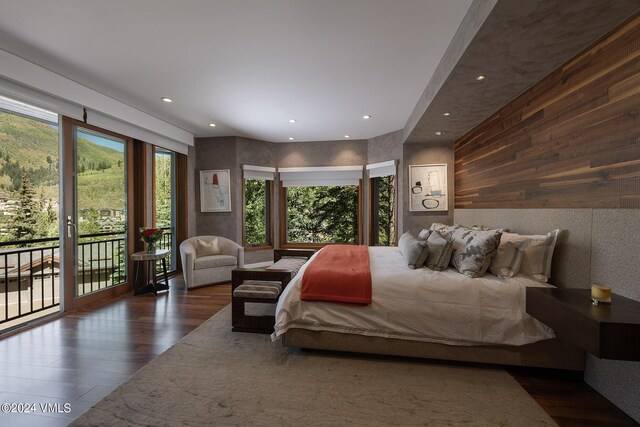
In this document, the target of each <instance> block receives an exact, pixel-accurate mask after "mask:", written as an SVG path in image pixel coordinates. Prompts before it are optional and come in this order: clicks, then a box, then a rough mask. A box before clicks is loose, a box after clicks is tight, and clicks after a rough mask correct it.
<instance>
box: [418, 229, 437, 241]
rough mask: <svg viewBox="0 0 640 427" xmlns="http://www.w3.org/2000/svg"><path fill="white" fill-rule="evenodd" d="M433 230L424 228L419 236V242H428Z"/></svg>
mask: <svg viewBox="0 0 640 427" xmlns="http://www.w3.org/2000/svg"><path fill="white" fill-rule="evenodd" d="M432 231H433V230H429V229H427V228H424V229H423V230H422V231H421V232H420V234H418V240H428V239H429V235H430V234H431V232H432Z"/></svg>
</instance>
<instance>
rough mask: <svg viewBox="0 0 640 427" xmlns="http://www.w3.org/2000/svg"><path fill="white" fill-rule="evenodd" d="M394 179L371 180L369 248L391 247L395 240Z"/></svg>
mask: <svg viewBox="0 0 640 427" xmlns="http://www.w3.org/2000/svg"><path fill="white" fill-rule="evenodd" d="M395 193H396V177H395V176H394V175H389V176H381V177H376V178H372V179H371V240H370V243H371V246H393V245H395V240H396V209H395Z"/></svg>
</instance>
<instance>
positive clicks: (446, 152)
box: [401, 143, 454, 235]
mask: <svg viewBox="0 0 640 427" xmlns="http://www.w3.org/2000/svg"><path fill="white" fill-rule="evenodd" d="M402 158H403V160H402V163H403V165H404V167H403V168H402V170H403V175H404V177H403V180H402V194H403V195H408V194H410V191H411V189H410V188H409V178H408V176H407V175H406V174H407V173H408V170H409V166H411V165H423V164H431V163H446V164H447V187H448V188H447V192H448V194H449V197H448V203H449V210H448V211H447V212H410V211H409V198H408V197H407V196H404V197H403V198H402V210H403V225H402V227H403V228H402V229H401V230H403V232H405V231H411V232H412V233H413V234H414V235H415V234H417V233H419V232H420V230H422V229H423V228H429V227H430V226H431V224H432V223H434V222H442V223H445V224H451V223H452V222H453V193H454V182H453V176H454V171H453V145H452V144H450V143H444V144H435V143H424V144H420V143H412V144H404V146H403V155H402Z"/></svg>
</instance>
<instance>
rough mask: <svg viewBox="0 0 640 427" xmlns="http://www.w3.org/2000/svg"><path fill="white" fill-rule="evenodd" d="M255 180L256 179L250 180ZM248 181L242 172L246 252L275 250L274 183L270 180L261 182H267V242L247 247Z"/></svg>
mask: <svg viewBox="0 0 640 427" xmlns="http://www.w3.org/2000/svg"><path fill="white" fill-rule="evenodd" d="M249 179H255V178H249ZM246 180H247V178H245V173H244V170H243V171H242V246H243V247H244V251H245V252H253V251H262V250H269V249H273V240H274V239H273V229H274V224H273V217H274V215H273V212H272V208H273V195H274V182H273V180H270V179H265V180H260V181H265V183H266V185H265V191H266V193H267V194H266V195H265V198H266V200H265V210H266V213H267V218H266V226H267V233H266V235H267V241H266V242H264V243H262V244H258V245H247V198H246V196H247V193H246V185H245V183H246Z"/></svg>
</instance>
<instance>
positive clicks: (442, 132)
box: [436, 130, 444, 136]
mask: <svg viewBox="0 0 640 427" xmlns="http://www.w3.org/2000/svg"><path fill="white" fill-rule="evenodd" d="M436 135H438V136H441V135H444V131H443V130H437V131H436Z"/></svg>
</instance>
